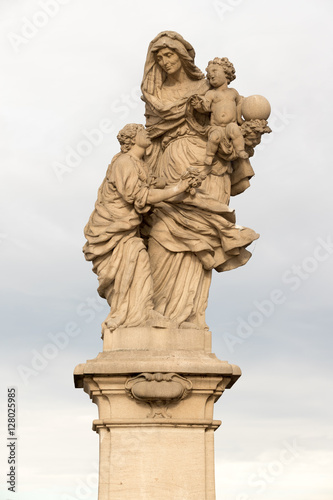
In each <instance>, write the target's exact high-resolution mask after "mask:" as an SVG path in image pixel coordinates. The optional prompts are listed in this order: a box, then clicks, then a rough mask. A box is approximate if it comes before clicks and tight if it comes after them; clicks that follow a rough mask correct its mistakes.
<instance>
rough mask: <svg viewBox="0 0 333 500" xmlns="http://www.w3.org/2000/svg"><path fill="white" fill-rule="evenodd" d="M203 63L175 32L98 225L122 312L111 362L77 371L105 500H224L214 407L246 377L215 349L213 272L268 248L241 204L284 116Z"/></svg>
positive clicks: (96, 240) (110, 342) (128, 129)
mask: <svg viewBox="0 0 333 500" xmlns="http://www.w3.org/2000/svg"><path fill="white" fill-rule="evenodd" d="M194 56H195V52H194V49H193V47H192V46H191V45H190V44H189V43H188V42H187V41H186V40H184V39H183V38H182V36H181V35H179V34H178V33H175V32H172V31H165V32H162V33H160V34H159V35H157V36H156V37H155V38H154V39H153V40H152V42H151V43H150V45H149V47H148V53H147V58H146V63H145V67H144V75H143V80H142V87H141V88H142V94H143V97H142V98H143V100H144V102H145V105H146V113H145V116H146V128H144V127H143V126H142V125H137V124H128V125H126V126H125V127H124V128H123V129H122V130H121V131H120V132H119V134H118V140H119V143H120V146H121V151H120V153H118V154H116V155H115V156H114V158H113V159H112V161H111V163H110V165H109V167H108V169H107V173H106V176H105V179H104V181H103V183H102V185H101V187H100V189H99V192H98V199H97V202H96V205H95V210H94V211H93V213H92V214H91V217H90V219H89V222H88V224H87V225H86V228H85V236H86V238H87V243H86V244H85V246H84V249H83V250H84V254H85V257H86V259H87V260H89V261H92V263H93V271H94V272H95V273H96V274H97V276H98V280H99V288H98V292H99V294H100V295H101V297H104V298H105V299H106V300H107V301H108V304H109V305H110V313H109V315H108V317H107V318H106V320H105V321H104V322H103V325H102V338H103V352H101V353H99V354H98V356H97V357H96V358H95V359H92V360H89V361H87V362H86V363H84V364H80V365H78V366H77V367H76V368H75V372H74V380H75V386H76V387H81V388H83V389H84V390H85V391H86V392H87V393H88V394H89V396H90V398H91V399H92V401H93V402H94V403H96V404H97V406H98V412H99V417H98V419H97V420H95V421H94V423H93V428H94V430H96V432H97V433H98V434H99V439H100V473H99V500H134V499H135V500H155V499H156V500H178V499H179V500H214V499H215V486H214V437H213V433H214V430H215V429H217V428H218V427H219V425H220V422H219V421H215V420H214V419H213V407H214V403H215V402H216V401H217V400H218V399H219V397H220V396H221V395H222V393H223V391H224V390H225V389H227V388H231V387H232V386H233V384H234V383H235V382H236V381H237V380H238V378H239V377H240V375H241V371H240V369H239V368H238V367H237V366H236V365H233V364H230V363H228V362H227V361H220V360H219V359H217V357H216V356H215V355H214V354H213V353H212V352H211V334H210V332H209V331H208V327H207V325H206V321H205V310H206V307H207V302H208V293H209V287H210V282H211V276H212V270H213V269H215V270H216V271H218V272H224V271H229V270H232V269H235V268H237V267H239V266H242V265H244V264H246V262H247V261H248V260H249V258H250V257H251V253H250V252H249V251H248V250H247V247H248V245H250V244H251V243H252V242H253V241H254V240H255V239H257V238H258V237H259V235H258V234H256V233H255V232H254V231H253V230H252V229H249V228H246V227H242V226H240V225H237V224H236V219H235V213H234V211H233V210H232V209H231V208H230V207H229V202H230V197H231V196H234V195H238V194H240V193H242V192H243V191H244V190H245V189H247V188H248V187H249V185H250V183H249V180H250V178H251V177H252V176H253V174H254V172H253V169H252V166H251V164H250V161H249V158H250V157H252V156H253V154H254V148H255V147H256V145H258V144H259V143H260V140H261V136H262V134H264V133H269V132H270V129H269V127H268V125H267V121H266V120H267V118H268V116H269V113H270V106H269V103H268V101H267V100H266V99H265V98H264V97H262V96H250V97H247V98H243V97H242V96H240V95H239V93H238V92H237V90H235V89H234V88H231V87H229V84H230V82H231V81H232V80H234V79H235V68H234V66H233V65H232V63H231V62H230V61H229V60H228V59H227V58H226V57H223V58H219V57H215V58H214V59H212V60H211V61H209V63H208V67H207V69H206V70H207V78H205V76H204V74H203V73H202V72H201V71H200V69H199V68H198V67H197V66H196V65H195V62H194ZM221 314H223V310H222V311H221Z"/></svg>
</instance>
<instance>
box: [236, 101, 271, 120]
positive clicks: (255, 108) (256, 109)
mask: <svg viewBox="0 0 333 500" xmlns="http://www.w3.org/2000/svg"><path fill="white" fill-rule="evenodd" d="M270 114H271V105H270V104H269V102H268V101H267V99H266V97H263V96H262V95H251V96H250V97H245V99H244V100H243V103H242V115H243V116H244V118H245V120H267V118H268V117H269V115H270Z"/></svg>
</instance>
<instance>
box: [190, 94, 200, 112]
mask: <svg viewBox="0 0 333 500" xmlns="http://www.w3.org/2000/svg"><path fill="white" fill-rule="evenodd" d="M190 104H191V106H193V107H194V109H197V108H200V106H201V98H200V96H198V95H196V94H195V95H193V96H192V97H191V98H190Z"/></svg>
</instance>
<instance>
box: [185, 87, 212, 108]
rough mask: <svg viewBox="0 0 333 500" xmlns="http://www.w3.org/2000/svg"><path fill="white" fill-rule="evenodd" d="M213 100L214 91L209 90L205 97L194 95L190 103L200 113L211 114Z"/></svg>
mask: <svg viewBox="0 0 333 500" xmlns="http://www.w3.org/2000/svg"><path fill="white" fill-rule="evenodd" d="M213 99H214V94H213V91H212V90H209V91H208V92H206V94H205V95H204V96H201V95H197V94H196V95H193V96H192V97H191V99H190V102H191V104H192V106H193V107H194V109H196V110H197V111H199V113H209V112H210V111H211V107H212V102H213Z"/></svg>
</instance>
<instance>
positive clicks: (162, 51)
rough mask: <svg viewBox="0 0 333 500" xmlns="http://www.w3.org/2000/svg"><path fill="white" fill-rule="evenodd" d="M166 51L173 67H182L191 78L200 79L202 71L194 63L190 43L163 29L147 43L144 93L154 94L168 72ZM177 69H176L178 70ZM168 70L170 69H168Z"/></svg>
mask: <svg viewBox="0 0 333 500" xmlns="http://www.w3.org/2000/svg"><path fill="white" fill-rule="evenodd" d="M166 53H168V54H169V59H170V60H171V59H172V61H173V63H174V65H175V66H174V67H173V68H171V71H173V70H174V68H175V67H177V66H178V69H180V67H182V68H183V69H184V71H185V73H186V74H187V76H188V77H189V78H190V79H191V80H201V79H203V78H204V75H203V73H202V72H201V71H200V69H199V68H197V67H196V65H195V64H194V56H195V52H194V49H193V47H192V45H191V44H189V43H188V42H187V41H186V40H184V38H183V37H182V36H181V35H179V34H178V33H176V32H175V31H163V32H162V33H160V34H159V35H157V36H156V37H155V38H154V40H152V42H151V43H150V45H149V48H148V54H147V59H146V64H145V69H144V75H143V81H142V91H143V94H144V95H145V94H146V93H147V94H150V95H156V92H157V89H160V88H161V86H162V85H163V82H164V81H165V79H166V77H167V75H168V74H170V73H168V68H169V67H171V64H170V66H169V65H168V64H167V58H166ZM178 69H177V70H178ZM169 71H170V69H169Z"/></svg>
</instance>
